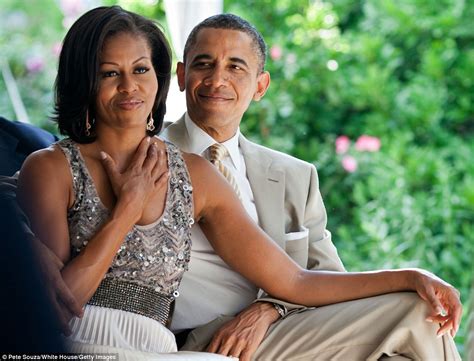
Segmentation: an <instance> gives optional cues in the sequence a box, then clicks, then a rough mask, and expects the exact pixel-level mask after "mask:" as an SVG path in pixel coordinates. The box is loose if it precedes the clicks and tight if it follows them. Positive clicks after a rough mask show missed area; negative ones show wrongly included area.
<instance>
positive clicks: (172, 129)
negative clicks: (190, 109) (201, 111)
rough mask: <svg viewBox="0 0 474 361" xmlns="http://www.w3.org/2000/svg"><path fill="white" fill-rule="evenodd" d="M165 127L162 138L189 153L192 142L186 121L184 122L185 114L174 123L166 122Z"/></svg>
mask: <svg viewBox="0 0 474 361" xmlns="http://www.w3.org/2000/svg"><path fill="white" fill-rule="evenodd" d="M164 127H165V129H164V130H163V131H162V132H161V134H160V138H162V139H165V140H167V141H169V142H171V143H173V144H174V145H176V146H177V147H178V148H179V149H181V150H182V151H183V152H187V153H189V152H190V150H189V147H190V144H191V143H190V140H189V134H188V130H187V128H186V123H185V122H184V115H183V116H182V117H181V118H179V119H178V120H177V121H175V122H173V123H170V124H165V125H164Z"/></svg>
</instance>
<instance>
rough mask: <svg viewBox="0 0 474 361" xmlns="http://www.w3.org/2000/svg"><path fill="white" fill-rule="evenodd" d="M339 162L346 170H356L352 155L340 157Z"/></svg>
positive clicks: (355, 162)
mask: <svg viewBox="0 0 474 361" xmlns="http://www.w3.org/2000/svg"><path fill="white" fill-rule="evenodd" d="M341 164H342V168H344V169H345V171H346V172H349V173H354V172H355V171H356V170H357V160H356V159H355V158H354V157H353V156H352V155H345V156H344V157H342V160H341Z"/></svg>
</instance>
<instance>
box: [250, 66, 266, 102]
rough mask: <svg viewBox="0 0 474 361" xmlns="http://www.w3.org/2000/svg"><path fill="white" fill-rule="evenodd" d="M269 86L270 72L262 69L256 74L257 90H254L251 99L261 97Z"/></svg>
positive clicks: (257, 99)
mask: <svg viewBox="0 0 474 361" xmlns="http://www.w3.org/2000/svg"><path fill="white" fill-rule="evenodd" d="M269 86H270V73H269V72H268V71H264V72H262V73H260V74H259V75H258V76H257V90H256V91H255V94H254V95H253V98H252V99H253V100H255V101H257V102H258V101H259V100H260V99H262V98H263V96H264V95H265V93H266V92H267V89H268V87H269Z"/></svg>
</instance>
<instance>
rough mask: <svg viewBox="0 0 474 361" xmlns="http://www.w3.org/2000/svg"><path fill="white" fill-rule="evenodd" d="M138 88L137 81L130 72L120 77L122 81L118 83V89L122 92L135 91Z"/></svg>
mask: <svg viewBox="0 0 474 361" xmlns="http://www.w3.org/2000/svg"><path fill="white" fill-rule="evenodd" d="M137 88H138V86H137V82H136V81H135V79H134V78H133V76H131V75H129V74H122V75H121V77H120V83H119V85H118V90H119V92H121V93H133V92H134V91H136V90H137Z"/></svg>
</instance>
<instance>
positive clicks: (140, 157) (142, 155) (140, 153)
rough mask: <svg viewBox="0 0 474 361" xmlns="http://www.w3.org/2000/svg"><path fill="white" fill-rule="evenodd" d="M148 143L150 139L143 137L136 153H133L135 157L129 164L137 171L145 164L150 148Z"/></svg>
mask: <svg viewBox="0 0 474 361" xmlns="http://www.w3.org/2000/svg"><path fill="white" fill-rule="evenodd" d="M150 143H151V138H150V137H145V138H143V139H142V141H141V142H140V145H139V146H138V149H137V151H136V152H135V155H134V156H133V159H132V163H131V165H132V166H134V167H137V168H139V169H140V168H142V167H143V163H144V162H145V159H146V158H147V156H148V148H149V147H150Z"/></svg>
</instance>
